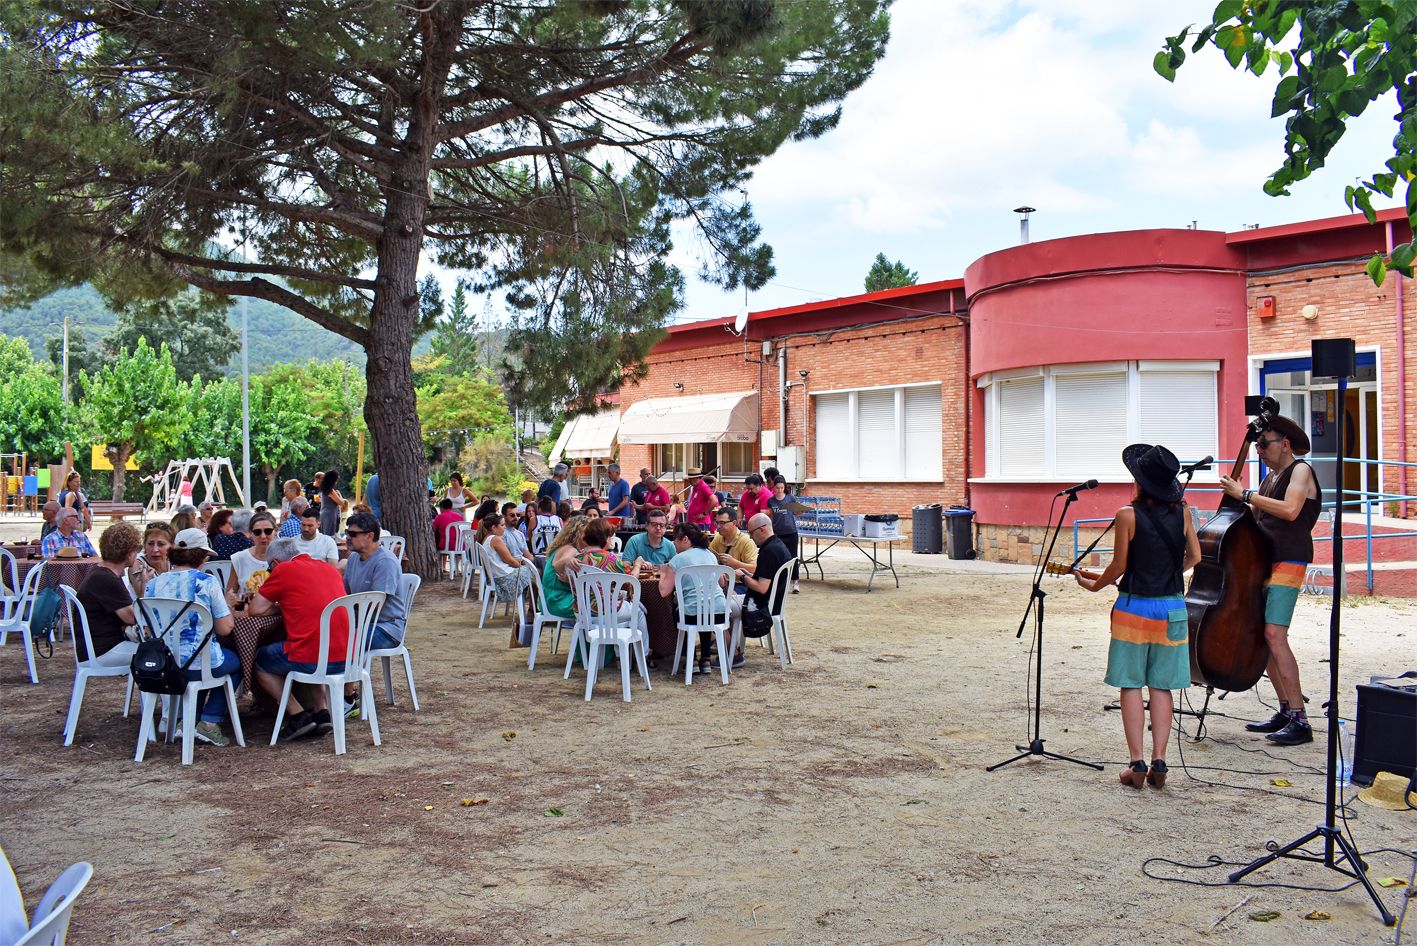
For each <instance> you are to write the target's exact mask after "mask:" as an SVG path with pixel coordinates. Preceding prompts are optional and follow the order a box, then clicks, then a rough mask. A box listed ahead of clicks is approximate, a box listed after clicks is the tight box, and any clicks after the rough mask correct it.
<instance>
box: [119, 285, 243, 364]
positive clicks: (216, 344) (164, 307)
mask: <svg viewBox="0 0 1417 946" xmlns="http://www.w3.org/2000/svg"><path fill="white" fill-rule="evenodd" d="M228 308H229V303H228V302H227V301H226V300H225V299H222V298H221V297H219V296H210V295H203V294H198V293H195V292H188V293H183V294H182V295H180V296H177V297H176V298H173V299H159V300H157V301H156V302H140V303H134V304H133V305H130V306H128V307H126V308H124V309H123V310H122V311H121V312H119V313H118V322H117V324H116V325H115V326H114V327H113V331H112V332H111V333H109V335H108V337H107V338H105V339H104V341H103V347H104V351H105V353H107V354H108V355H109V356H110V357H112V356H113V354H114V353H115V352H119V351H122V350H124V349H131V348H133V347H135V346H136V345H137V342H138V339H140V338H145V339H147V341H148V344H149V345H150V346H157V345H161V344H163V343H164V342H166V343H167V346H168V348H170V349H171V350H172V365H173V367H174V368H175V369H176V371H177V376H178V377H179V378H190V377H192V376H194V375H196V376H198V377H200V378H202V379H203V380H209V379H211V378H214V377H218V376H219V375H221V373H222V369H223V368H225V367H226V363H227V361H228V360H230V358H231V356H232V355H234V354H236V352H238V351H240V349H241V339H240V338H239V337H238V336H237V334H236V331H235V330H234V329H233V328H232V327H231V325H230V323H229V322H228V319H227V309H228Z"/></svg>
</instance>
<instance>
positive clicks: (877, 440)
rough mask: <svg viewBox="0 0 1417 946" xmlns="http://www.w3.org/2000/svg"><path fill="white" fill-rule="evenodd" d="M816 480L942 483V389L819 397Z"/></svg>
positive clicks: (913, 388)
mask: <svg viewBox="0 0 1417 946" xmlns="http://www.w3.org/2000/svg"><path fill="white" fill-rule="evenodd" d="M815 403H816V418H815V421H816V423H815V425H814V426H815V429H814V431H813V435H814V436H815V438H816V439H815V442H814V443H813V444H812V452H813V455H814V457H815V458H816V464H817V465H816V470H815V476H814V477H813V478H814V479H816V480H848V481H849V480H863V481H866V482H873V483H876V482H883V481H888V480H908V481H914V482H927V483H938V482H940V481H941V479H942V476H941V470H940V466H941V449H940V439H941V426H940V386H939V385H938V384H924V385H910V386H899V387H888V388H865V389H861V390H856V391H832V392H827V393H823V394H818V395H815Z"/></svg>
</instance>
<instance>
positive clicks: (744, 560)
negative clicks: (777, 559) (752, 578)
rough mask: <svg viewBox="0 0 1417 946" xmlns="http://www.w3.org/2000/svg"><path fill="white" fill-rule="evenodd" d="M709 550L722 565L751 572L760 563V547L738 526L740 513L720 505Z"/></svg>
mask: <svg viewBox="0 0 1417 946" xmlns="http://www.w3.org/2000/svg"><path fill="white" fill-rule="evenodd" d="M709 551H710V552H712V553H713V554H715V555H717V556H718V563H719V564H720V565H727V566H728V567H729V568H733V569H738V568H741V569H743V570H744V571H749V572H751V571H752V570H753V569H754V568H755V567H756V566H757V564H758V547H757V545H755V544H754V542H753V540H752V539H750V538H749V537H748V534H747V533H746V532H743V531H741V530H740V529H739V528H738V513H737V511H736V510H734V509H730V508H729V507H727V506H720V507H719V509H718V511H717V513H716V514H715V515H714V537H713V541H711V542H710V543H709Z"/></svg>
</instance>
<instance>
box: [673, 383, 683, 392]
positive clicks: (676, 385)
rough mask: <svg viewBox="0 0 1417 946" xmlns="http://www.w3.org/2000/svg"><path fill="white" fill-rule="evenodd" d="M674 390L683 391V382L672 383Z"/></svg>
mask: <svg viewBox="0 0 1417 946" xmlns="http://www.w3.org/2000/svg"><path fill="white" fill-rule="evenodd" d="M674 390H676V391H683V390H684V382H682V381H675V382H674Z"/></svg>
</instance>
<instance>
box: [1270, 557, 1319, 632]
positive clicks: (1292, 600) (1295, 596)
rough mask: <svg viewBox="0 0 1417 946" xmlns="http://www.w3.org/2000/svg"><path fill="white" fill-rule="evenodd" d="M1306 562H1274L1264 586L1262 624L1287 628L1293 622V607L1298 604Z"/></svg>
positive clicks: (1306, 566) (1307, 566)
mask: <svg viewBox="0 0 1417 946" xmlns="http://www.w3.org/2000/svg"><path fill="white" fill-rule="evenodd" d="M1308 570H1309V564H1308V563H1307V562H1275V563H1274V568H1273V569H1272V570H1271V571H1270V573H1269V583H1268V584H1266V585H1265V586H1264V622H1265V623H1266V624H1278V625H1279V626H1280V627H1288V626H1289V622H1290V621H1293V620H1294V605H1295V604H1297V603H1298V602H1299V589H1301V588H1302V587H1304V575H1305V574H1306V573H1307V572H1308Z"/></svg>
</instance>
